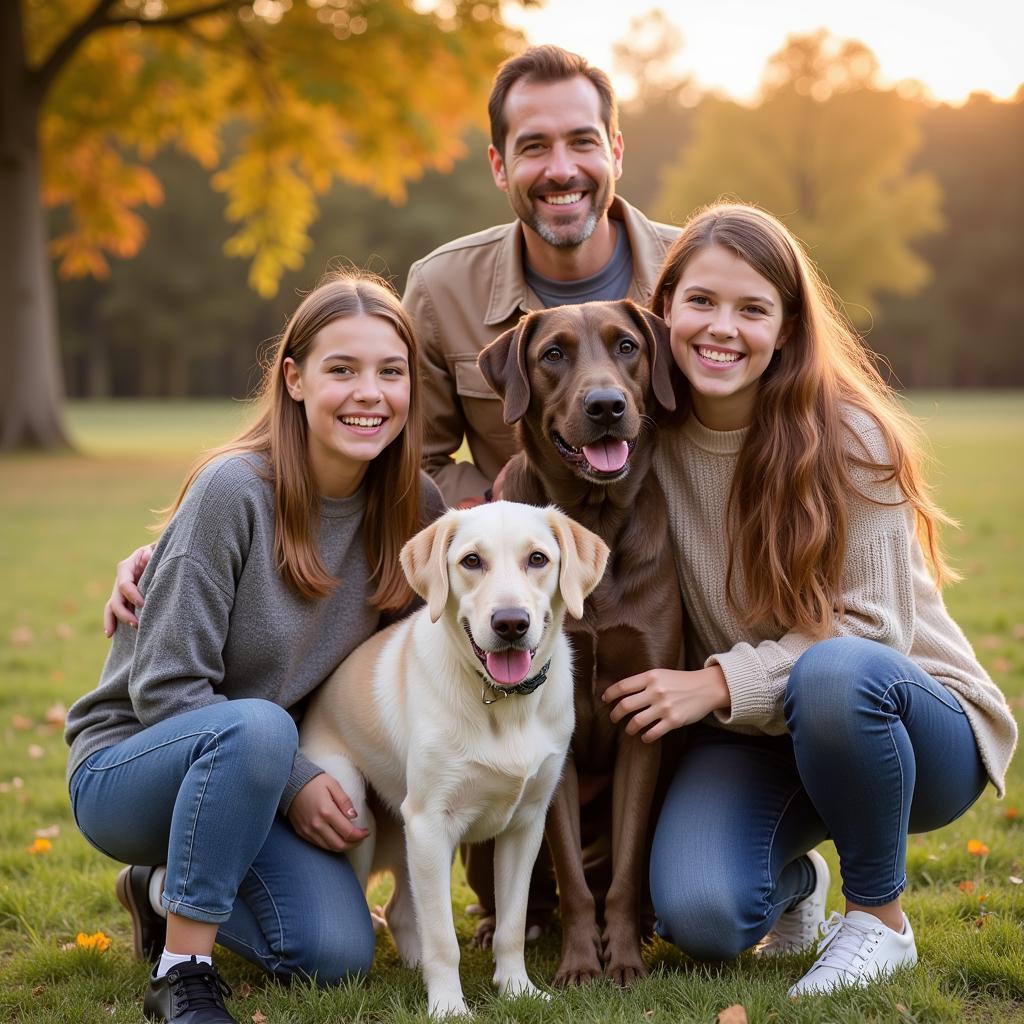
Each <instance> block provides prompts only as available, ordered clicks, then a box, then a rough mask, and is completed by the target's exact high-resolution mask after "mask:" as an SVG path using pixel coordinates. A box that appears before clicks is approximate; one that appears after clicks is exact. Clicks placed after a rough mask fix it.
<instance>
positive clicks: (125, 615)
mask: <svg viewBox="0 0 1024 1024" xmlns="http://www.w3.org/2000/svg"><path fill="white" fill-rule="evenodd" d="M153 547H154V545H153V544H146V545H145V546H144V547H141V548H136V549H135V550H134V551H133V552H132V553H131V554H130V555H129V556H128V557H127V558H126V559H124V561H121V562H118V563H117V572H116V574H115V575H114V589H113V590H111V592H110V600H109V601H107V603H106V604H105V605H104V606H103V634H104V636H106V637H107V638H108V639H109V638H110V637H112V636H113V635H114V630H115V629H117V624H118V623H119V622H123V623H124V624H125V625H126V626H131V627H132V629H138V627H139V620H138V619H137V618H136V617H135V609H136V608H141V607H142V605H143V604H144V603H145V599H144V598H143V596H142V592H141V591H140V590H139V588H138V587H137V586H136V584H137V583H138V582H139V580H140V579H142V573H143V572H144V571H145V569H146V566H147V565H149V560H150V559H151V558H152V557H153Z"/></svg>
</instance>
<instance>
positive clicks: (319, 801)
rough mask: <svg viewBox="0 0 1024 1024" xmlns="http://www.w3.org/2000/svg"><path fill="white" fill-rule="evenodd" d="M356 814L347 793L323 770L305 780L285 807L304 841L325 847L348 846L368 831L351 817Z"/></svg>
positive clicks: (354, 843)
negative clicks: (287, 806)
mask: <svg viewBox="0 0 1024 1024" xmlns="http://www.w3.org/2000/svg"><path fill="white" fill-rule="evenodd" d="M356 816H357V811H356V809H355V808H354V807H353V806H352V801H351V800H349V798H348V794H347V793H346V792H345V790H343V789H342V788H341V786H340V785H339V783H338V780H337V779H335V778H332V777H331V776H330V775H328V774H327V773H326V772H324V774H322V775H317V776H316V777H315V778H312V779H310V780H309V782H307V783H306V784H305V785H304V786H303V787H302V789H300V790H299V791H298V793H296V794H295V797H294V799H293V800H292V802H291V806H290V807H289V808H288V820H289V821H290V822H291V826H292V828H293V829H295V831H296V832H297V833H298V834H299V835H300V836H302V838H303V839H305V840H306V841H307V842H309V843H312V844H313V845H314V846H319V847H321V848H323V849H324V850H332V851H334V852H335V853H341V852H342V851H343V850H351V849H352V847H353V846H357V845H358V844H359V843H361V842H362V841H363V840H364V839H365V838H366V837H367V836H368V835H369V834H370V833H369V830H368V829H365V828H360V827H359V826H358V825H356V824H355V822H354V821H353V820H352V819H353V818H355V817H356Z"/></svg>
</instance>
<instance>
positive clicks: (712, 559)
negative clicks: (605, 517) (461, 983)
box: [604, 204, 1017, 996]
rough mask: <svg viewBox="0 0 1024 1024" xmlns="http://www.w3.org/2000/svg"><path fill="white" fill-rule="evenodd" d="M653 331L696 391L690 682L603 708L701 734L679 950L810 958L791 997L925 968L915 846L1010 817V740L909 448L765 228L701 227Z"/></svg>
mask: <svg viewBox="0 0 1024 1024" xmlns="http://www.w3.org/2000/svg"><path fill="white" fill-rule="evenodd" d="M653 307H654V309H655V311H656V312H658V313H661V314H662V315H663V316H664V317H665V319H666V321H667V322H668V324H669V330H670V337H671V346H672V352H673V355H674V357H675V360H676V363H677V365H678V367H679V369H680V370H681V371H682V373H683V375H684V376H685V378H686V382H685V383H684V384H683V385H682V388H683V390H684V391H685V392H686V393H687V394H688V397H689V401H688V403H686V402H684V405H685V406H686V408H687V413H686V415H685V417H684V419H683V421H682V422H681V423H679V424H677V425H676V427H675V428H673V429H670V430H669V431H668V432H667V434H665V435H663V436H662V437H661V439H660V441H659V456H658V463H657V465H656V469H657V472H658V473H659V476H660V478H661V481H662V485H663V487H664V490H665V493H666V495H667V498H668V503H669V520H670V526H671V531H672V534H673V538H674V544H675V552H676V563H677V571H678V576H679V582H680V587H681V589H682V593H683V599H684V603H685V607H686V610H687V615H688V623H687V626H688V634H687V635H688V654H687V663H688V670H687V671H672V670H668V669H659V670H655V671H651V672H645V673H642V674H640V675H637V676H633V677H631V678H628V679H624V680H621V681H620V682H618V683H617V684H615V685H614V686H612V687H610V688H609V689H608V691H607V692H606V693H605V695H604V699H605V701H606V702H607V703H608V705H609V707H610V709H611V717H612V719H613V720H615V721H624V722H625V723H626V724H625V728H626V729H627V731H629V732H631V733H637V732H642V733H643V738H644V739H645V740H649V741H654V740H657V739H658V738H659V737H660V736H663V735H664V734H665V733H666V732H668V731H669V730H671V729H676V728H679V727H681V726H688V740H687V744H686V747H685V752H684V754H683V755H682V761H681V763H680V765H679V767H678V770H677V772H676V775H675V777H674V780H673V782H672V785H671V788H670V790H669V793H668V796H667V798H666V800H665V803H664V805H663V808H662V811H661V815H660V819H659V821H658V824H657V830H656V834H655V839H654V847H653V852H652V857H651V891H652V896H653V899H654V907H655V912H656V914H657V918H658V928H659V931H660V934H662V935H663V936H664V937H665V938H666V939H668V940H669V941H671V942H673V943H675V944H676V945H678V946H679V947H680V948H682V949H683V950H685V951H686V952H687V953H689V954H690V955H692V956H695V957H697V958H701V959H708V960H722V959H730V958H732V957H735V956H737V955H738V954H739V953H741V952H742V951H743V950H745V949H748V948H749V947H751V946H754V945H755V944H758V943H759V942H760V943H761V945H760V947H759V948H760V950H761V951H762V952H764V953H773V952H788V951H794V950H799V949H803V948H806V947H809V946H811V945H813V943H814V941H815V940H816V939H817V938H818V932H819V927H820V926H821V925H822V924H825V922H824V921H823V918H824V911H825V898H826V895H827V891H828V886H829V876H828V868H827V865H826V863H825V861H824V859H823V858H822V857H821V856H820V855H819V854H817V853H816V852H814V850H813V848H814V847H815V846H816V845H817V844H818V843H820V842H821V841H822V840H824V839H826V838H831V839H832V840H833V841H834V842H835V845H836V848H837V851H838V853H839V862H840V870H841V872H842V880H843V893H844V896H845V899H846V908H845V910H846V912H845V914H838V913H834V914H833V915H832V917H831V919H830V920H829V921H828V922H827V924H826V927H825V928H824V933H823V935H822V937H821V943H820V945H819V947H818V952H819V956H818V959H817V960H816V962H815V963H814V965H813V966H812V968H811V969H810V971H809V972H808V973H807V974H806V975H804V977H803V978H801V979H800V980H799V981H797V982H796V983H795V984H794V985H793V986H792V988H791V989H790V995H791V996H800V995H804V994H807V993H816V992H827V991H830V990H832V989H834V988H836V987H839V986H847V985H854V986H856V985H865V984H868V983H870V981H871V980H872V979H874V978H877V977H880V976H883V975H885V974H887V973H889V972H891V971H893V970H895V969H897V968H899V967H900V966H909V965H912V964H913V963H915V962H916V959H917V954H916V948H915V944H914V936H913V932H912V930H911V928H910V923H909V921H908V920H907V918H906V916H905V915H904V913H903V910H902V908H901V905H900V893H901V892H902V890H903V889H904V887H905V885H906V872H905V859H906V846H907V834H908V831H914V832H923V831H928V830H931V829H935V828H939V827H941V826H942V825H945V824H947V823H948V822H950V821H952V820H953V819H954V818H956V817H957V816H958V815H960V814H962V813H963V812H964V811H965V810H966V809H967V808H968V807H969V806H970V805H971V804H972V803H973V802H974V801H975V800H976V799H977V798H978V796H979V795H980V794H981V792H982V790H983V789H984V787H985V786H986V784H987V783H988V782H991V783H992V784H993V785H994V786H995V788H996V790H997V792H998V793H999V794H1000V795H1001V794H1002V792H1003V786H1004V778H1005V773H1006V767H1007V764H1008V762H1009V760H1010V757H1011V755H1012V753H1013V750H1014V746H1015V744H1016V739H1017V729H1016V724H1015V722H1014V719H1013V716H1012V715H1011V713H1010V711H1009V709H1008V708H1007V705H1006V701H1005V699H1004V697H1003V695H1002V694H1001V693H1000V691H999V690H998V689H997V687H996V686H995V685H994V684H993V683H992V681H991V680H990V679H989V677H988V676H987V674H986V673H985V671H984V670H983V669H982V667H981V666H980V665H979V664H978V661H977V659H976V658H975V656H974V653H973V651H972V650H971V647H970V644H969V643H968V641H967V640H966V638H965V637H964V635H963V633H962V632H961V630H960V629H959V627H958V626H957V625H956V623H955V622H954V621H953V620H952V619H951V617H950V616H949V614H948V612H947V611H946V608H945V605H944V604H943V601H942V597H941V595H940V591H939V585H940V583H941V582H942V579H943V577H944V576H949V575H950V574H949V572H948V570H947V569H945V567H944V565H943V562H942V559H941V555H940V553H939V550H938V545H937V539H936V528H937V525H938V524H939V523H940V522H943V521H945V517H944V516H943V514H942V513H941V511H940V510H939V509H938V508H937V507H936V506H935V505H934V504H933V503H932V501H931V500H930V498H929V497H928V493H927V490H926V488H925V486H924V484H923V481H922V478H921V475H920V469H919V466H920V458H919V455H918V450H917V448H916V446H915V443H914V435H913V432H912V430H911V424H910V423H909V422H908V421H907V418H906V416H905V415H904V414H903V413H902V411H901V410H900V409H899V408H898V406H897V403H896V401H895V400H894V396H893V395H892V394H891V392H890V391H889V389H888V388H887V387H886V385H885V384H884V382H883V381H882V380H881V378H880V377H879V375H878V373H877V371H876V369H875V367H874V365H873V363H872V362H871V360H870V357H869V356H868V355H867V354H866V352H865V351H864V349H863V348H862V347H861V345H860V342H859V339H858V338H857V337H856V335H855V334H854V333H853V331H852V330H851V329H850V328H849V327H848V326H847V325H846V324H845V322H844V321H843V319H842V318H841V316H840V315H839V314H838V313H837V311H836V308H835V306H834V304H833V302H832V301H831V299H830V296H829V293H828V291H827V289H826V288H825V286H824V285H823V283H822V281H821V279H820V277H819V276H818V274H817V272H816V271H815V269H814V267H813V265H812V264H811V262H810V261H809V260H808V258H807V257H806V256H805V254H804V253H803V251H802V249H801V247H800V245H799V243H798V242H797V241H796V240H795V238H794V237H793V236H792V235H791V234H790V233H789V231H788V230H787V229H786V228H785V227H784V226H783V225H782V224H781V223H779V222H778V221H777V220H776V219H775V218H773V217H771V216H769V215H768V214H766V213H764V212H763V211H761V210H759V209H756V208H754V207H749V206H745V205H740V204H716V205H715V206H712V207H710V208H708V209H706V210H704V211H701V212H699V213H698V214H696V215H695V216H694V217H693V218H691V220H690V221H689V222H688V224H687V225H686V226H685V227H684V229H683V233H682V235H681V236H680V237H679V239H678V240H677V241H676V242H675V243H674V245H673V246H672V248H671V249H670V250H669V253H668V256H667V257H666V262H665V265H664V267H663V269H662V273H661V276H660V279H659V281H658V285H657V288H656V291H655V296H654V301H653Z"/></svg>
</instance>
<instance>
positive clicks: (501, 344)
mask: <svg viewBox="0 0 1024 1024" xmlns="http://www.w3.org/2000/svg"><path fill="white" fill-rule="evenodd" d="M536 319H537V318H536V317H535V316H534V315H533V314H532V313H527V314H526V315H525V316H524V317H523V318H522V319H521V320H520V321H519V324H518V325H517V326H516V327H513V328H512V329H511V330H508V331H505V333H504V334H499V335H498V337H497V338H495V339H494V341H492V342H491V343H490V344H489V345H488V346H487V347H486V348H485V349H484V350H483V351H482V352H481V353H480V355H478V356H477V358H476V365H477V366H479V367H480V372H481V373H482V374H483V375H484V380H485V381H487V383H488V384H490V386H491V390H492V391H493V392H494V393H495V394H496V395H497V396H498V397H499V398H500V399H501V400H502V401H503V402H504V406H503V407H502V416H503V418H504V420H505V422H506V423H508V424H509V425H511V424H513V423H517V422H518V421H519V420H521V419H522V418H523V417H524V416H525V415H526V410H527V409H529V407H530V377H529V375H528V374H527V372H526V345H527V342H528V341H529V340H530V334H531V333H532V332H533V325H534V323H535V322H536Z"/></svg>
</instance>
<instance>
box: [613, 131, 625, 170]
mask: <svg viewBox="0 0 1024 1024" xmlns="http://www.w3.org/2000/svg"><path fill="white" fill-rule="evenodd" d="M625 148H626V143H625V141H624V140H623V138H622V132H616V133H615V138H614V139H612V140H611V149H612V166H613V167H614V168H615V180H616V181H618V180H619V178H621V177H622V153H623V150H624V149H625Z"/></svg>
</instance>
